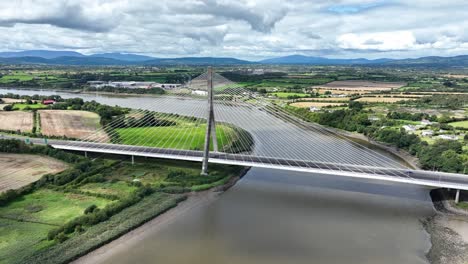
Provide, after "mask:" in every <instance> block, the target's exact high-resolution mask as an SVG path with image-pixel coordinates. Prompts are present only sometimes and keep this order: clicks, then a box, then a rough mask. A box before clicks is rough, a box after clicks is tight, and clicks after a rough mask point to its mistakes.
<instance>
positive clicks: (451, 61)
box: [387, 55, 468, 67]
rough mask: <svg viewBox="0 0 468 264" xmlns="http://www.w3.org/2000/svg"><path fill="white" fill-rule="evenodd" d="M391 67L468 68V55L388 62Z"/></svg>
mask: <svg viewBox="0 0 468 264" xmlns="http://www.w3.org/2000/svg"><path fill="white" fill-rule="evenodd" d="M387 64H389V65H408V66H431V65H435V66H451V67H455V66H462V67H468V55H460V56H455V57H438V56H430V57H422V58H417V59H403V60H395V61H391V62H388V63H387Z"/></svg>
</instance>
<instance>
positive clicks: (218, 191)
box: [70, 167, 250, 264]
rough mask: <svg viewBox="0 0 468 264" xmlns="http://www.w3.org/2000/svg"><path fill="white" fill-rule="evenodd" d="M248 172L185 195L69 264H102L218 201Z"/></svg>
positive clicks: (247, 170)
mask: <svg viewBox="0 0 468 264" xmlns="http://www.w3.org/2000/svg"><path fill="white" fill-rule="evenodd" d="M249 170H250V167H247V168H244V169H243V170H242V171H241V172H240V173H239V175H238V176H234V177H231V179H230V180H229V181H228V182H227V183H225V184H224V185H220V186H217V187H214V188H212V189H209V190H206V191H202V192H191V193H188V194H187V199H186V200H185V201H183V202H180V203H179V204H178V205H177V206H176V207H174V208H172V209H170V210H169V211H167V212H165V213H163V214H161V215H159V216H157V217H155V218H153V219H151V220H150V221H148V222H146V223H145V224H143V225H141V226H139V227H137V228H135V229H133V230H132V231H130V232H127V233H125V234H123V235H122V236H120V237H118V238H116V239H114V240H112V241H111V242H109V243H107V244H104V245H103V246H101V247H99V248H97V249H95V250H92V251H90V252H89V253H87V254H85V255H83V256H81V257H79V258H78V259H76V260H74V261H72V262H70V263H71V264H94V263H101V262H103V261H104V260H105V259H106V258H107V257H108V256H112V255H114V254H115V252H119V251H121V250H125V249H126V248H128V247H129V246H131V245H135V244H137V243H139V242H140V241H141V240H142V239H144V238H145V237H146V236H148V235H149V234H150V233H153V232H159V231H160V230H162V229H163V228H164V227H166V226H167V225H170V224H171V223H173V222H175V221H176V220H177V219H178V218H179V217H181V216H182V215H184V214H185V213H187V212H188V211H190V210H193V209H195V208H197V207H201V206H204V205H207V204H209V203H212V202H214V201H216V200H217V199H218V197H219V196H220V195H222V194H223V193H224V192H225V191H227V190H229V189H230V188H231V187H233V186H234V185H235V184H236V183H237V182H238V181H239V180H240V179H242V178H243V177H244V176H245V175H246V174H247V173H248V172H249Z"/></svg>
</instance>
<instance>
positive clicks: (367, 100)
mask: <svg viewBox="0 0 468 264" xmlns="http://www.w3.org/2000/svg"><path fill="white" fill-rule="evenodd" d="M408 100H414V98H400V97H361V98H359V99H357V100H356V101H358V102H365V103H396V102H401V101H408Z"/></svg>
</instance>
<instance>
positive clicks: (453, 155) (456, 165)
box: [440, 149, 463, 172]
mask: <svg viewBox="0 0 468 264" xmlns="http://www.w3.org/2000/svg"><path fill="white" fill-rule="evenodd" d="M440 167H441V169H442V170H443V171H446V172H459V171H461V170H462V169H463V168H462V160H461V158H460V156H459V155H458V154H457V152H455V150H452V149H449V150H447V151H444V152H443V153H442V155H441V157H440Z"/></svg>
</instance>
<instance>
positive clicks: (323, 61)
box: [259, 55, 392, 65]
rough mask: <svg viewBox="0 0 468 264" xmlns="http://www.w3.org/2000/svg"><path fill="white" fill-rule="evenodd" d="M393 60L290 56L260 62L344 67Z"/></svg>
mask: <svg viewBox="0 0 468 264" xmlns="http://www.w3.org/2000/svg"><path fill="white" fill-rule="evenodd" d="M390 61H392V59H377V60H368V59H364V58H359V59H328V58H322V57H309V56H303V55H290V56H285V57H278V58H272V59H266V60H262V61H259V63H262V64H314V65H344V64H371V63H386V62H390Z"/></svg>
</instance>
